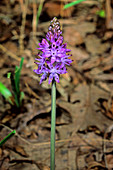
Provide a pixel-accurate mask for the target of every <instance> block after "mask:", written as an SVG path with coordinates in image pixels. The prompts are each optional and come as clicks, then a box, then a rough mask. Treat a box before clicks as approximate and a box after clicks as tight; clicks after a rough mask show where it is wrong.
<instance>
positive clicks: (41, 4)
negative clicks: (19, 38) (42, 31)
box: [36, 1, 44, 25]
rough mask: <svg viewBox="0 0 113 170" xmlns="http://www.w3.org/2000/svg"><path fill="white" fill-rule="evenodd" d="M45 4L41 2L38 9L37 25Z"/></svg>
mask: <svg viewBox="0 0 113 170" xmlns="http://www.w3.org/2000/svg"><path fill="white" fill-rule="evenodd" d="M43 2H44V1H40V4H39V7H38V11H37V17H36V18H37V21H36V25H38V21H39V17H40V14H41V11H42V8H43Z"/></svg>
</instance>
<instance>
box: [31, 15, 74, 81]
mask: <svg viewBox="0 0 113 170" xmlns="http://www.w3.org/2000/svg"><path fill="white" fill-rule="evenodd" d="M66 46H67V44H66V43H65V44H63V36H62V31H61V29H60V23H59V21H58V20H57V18H56V17H54V18H53V20H52V21H51V23H50V26H49V28H48V32H47V34H46V39H44V38H43V39H42V42H41V43H39V48H37V49H38V50H40V52H39V53H38V57H39V58H36V59H35V60H36V62H35V63H36V64H37V65H38V69H35V70H33V71H34V72H35V73H36V74H39V75H40V76H41V79H40V84H41V83H42V82H43V81H44V80H46V79H47V77H49V84H50V83H51V82H52V80H53V79H54V80H55V81H56V82H58V83H59V76H60V74H65V73H67V69H66V65H68V66H70V64H71V63H72V60H71V59H69V57H70V56H71V55H69V54H67V53H68V52H70V51H71V50H70V49H67V48H66Z"/></svg>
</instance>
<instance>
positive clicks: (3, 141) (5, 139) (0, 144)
mask: <svg viewBox="0 0 113 170" xmlns="http://www.w3.org/2000/svg"><path fill="white" fill-rule="evenodd" d="M15 133H16V131H15V130H13V131H12V132H11V133H10V134H9V135H7V136H6V137H5V138H4V139H3V140H2V141H1V142H0V146H2V145H3V144H4V143H5V142H6V141H7V140H8V139H9V138H11V137H12V136H13V135H14V134H15Z"/></svg>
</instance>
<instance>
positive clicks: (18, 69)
mask: <svg viewBox="0 0 113 170" xmlns="http://www.w3.org/2000/svg"><path fill="white" fill-rule="evenodd" d="M23 61H24V58H23V57H22V58H21V62H20V67H18V66H16V68H15V87H16V91H17V93H20V72H21V69H22V65H23Z"/></svg>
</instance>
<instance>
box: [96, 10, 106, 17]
mask: <svg viewBox="0 0 113 170" xmlns="http://www.w3.org/2000/svg"><path fill="white" fill-rule="evenodd" d="M96 14H97V15H99V17H101V18H105V17H106V13H105V10H100V11H97V13H96Z"/></svg>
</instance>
